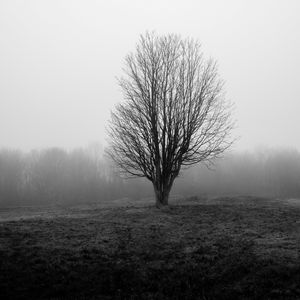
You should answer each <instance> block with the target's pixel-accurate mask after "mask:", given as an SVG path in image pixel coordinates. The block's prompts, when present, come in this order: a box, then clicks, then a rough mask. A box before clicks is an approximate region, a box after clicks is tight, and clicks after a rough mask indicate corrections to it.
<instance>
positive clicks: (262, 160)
mask: <svg viewBox="0 0 300 300" xmlns="http://www.w3.org/2000/svg"><path fill="white" fill-rule="evenodd" d="M172 195H173V196H175V195H176V196H179V197H189V196H200V195H214V196H221V195H260V196H270V197H300V153H299V151H297V150H291V149H285V150H266V149H265V150H260V151H255V152H239V153H229V154H227V155H226V156H225V157H224V158H223V159H219V160H217V161H216V163H215V165H214V166H213V167H212V169H208V168H207V167H206V166H205V165H203V164H202V165H201V164H200V165H196V166H193V167H191V168H189V169H186V170H182V172H181V173H180V175H179V178H178V179H177V181H176V182H175V184H174V188H173V191H172V193H171V196H172ZM146 197H154V194H153V190H152V186H151V185H150V184H149V183H148V182H147V181H146V180H145V179H142V178H139V179H137V178H136V179H123V178H121V177H120V176H119V175H118V173H117V172H115V170H114V168H113V166H112V164H111V163H110V161H109V159H107V158H106V156H105V155H104V151H103V150H102V148H101V147H100V146H97V145H93V146H89V147H86V148H81V149H74V150H72V151H66V150H64V149H60V148H49V149H44V150H34V151H31V152H28V153H25V152H22V151H20V150H14V149H2V150H0V206H1V207H6V206H26V205H74V204H83V203H101V202H105V201H111V200H114V199H122V198H130V199H133V200H136V201H138V200H139V199H143V198H146Z"/></svg>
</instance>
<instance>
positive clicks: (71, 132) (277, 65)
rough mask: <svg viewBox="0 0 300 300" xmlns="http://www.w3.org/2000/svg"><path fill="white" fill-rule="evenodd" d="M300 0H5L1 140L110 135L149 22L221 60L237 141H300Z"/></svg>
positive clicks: (243, 145)
mask: <svg viewBox="0 0 300 300" xmlns="http://www.w3.org/2000/svg"><path fill="white" fill-rule="evenodd" d="M299 9H300V4H299V1H296V0H295V1H292V0H291V1H226V2H224V1H209V2H208V1H205V2H204V1H184V2H182V1H158V0H155V1H92V0H91V1H85V2H84V1H71V0H70V1H66V0H65V1H33V0H28V1H1V3H0V66H1V67H0V101H1V102H0V103H1V110H0V137H1V139H0V148H12V149H22V150H24V151H29V150H31V149H43V148H51V147H59V148H63V149H66V150H71V149H74V148H79V147H85V146H86V145H88V144H90V143H93V142H95V141H96V142H101V143H102V144H103V145H105V143H106V140H105V139H106V130H105V127H106V126H107V120H108V119H109V116H110V110H111V109H112V108H113V107H114V105H115V104H116V103H118V102H119V101H120V100H121V98H122V97H121V93H120V89H119V87H118V85H117V80H116V77H117V76H120V75H121V74H122V67H123V65H124V57H125V56H126V54H128V53H129V52H130V51H133V50H134V47H135V44H136V43H137V41H138V38H139V35H140V34H143V33H144V32H145V31H146V30H155V31H157V32H158V33H170V32H173V33H179V34H181V35H182V36H190V37H193V38H196V39H198V40H199V41H200V42H201V43H202V47H203V51H204V53H205V55H206V56H207V57H213V58H214V59H216V60H217V61H218V64H219V72H220V75H221V77H222V78H223V79H224V80H225V82H226V85H225V90H226V94H227V98H228V99H230V100H231V101H232V102H234V103H235V114H234V118H235V119H236V120H237V128H236V131H235V135H236V136H238V137H240V138H239V140H238V141H237V142H236V143H235V149H236V150H250V151H252V150H253V149H256V148H257V147H262V146H263V147H276V148H277V147H278V148H295V149H298V150H299V149H300V140H299V132H298V131H299V126H298V112H299V110H300V104H299V103H300V102H299V98H300V85H299V83H298V79H299V78H300V57H299V53H300V31H299V28H300V20H299V17H298V12H299Z"/></svg>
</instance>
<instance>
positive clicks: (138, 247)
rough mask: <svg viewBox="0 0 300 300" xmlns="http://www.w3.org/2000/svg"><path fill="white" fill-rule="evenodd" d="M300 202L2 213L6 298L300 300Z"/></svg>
mask: <svg viewBox="0 0 300 300" xmlns="http://www.w3.org/2000/svg"><path fill="white" fill-rule="evenodd" d="M173 202H175V201H173ZM294 202H295V201H294ZM294 202H293V201H292V204H290V203H289V202H287V201H279V200H270V199H259V198H253V197H238V198H237V197H236V198H217V199H211V200H210V201H207V200H205V199H203V200H197V199H190V200H189V203H188V205H181V202H180V201H177V200H176V204H174V205H172V206H170V207H169V208H166V209H162V210H157V209H156V208H154V207H152V206H145V205H146V203H139V204H138V205H136V206H132V205H131V206H127V207H126V206H122V207H118V205H117V204H116V203H115V204H114V205H113V206H112V207H109V206H105V205H104V206H103V207H99V206H94V207H83V206H82V207H76V208H72V209H69V208H61V209H56V208H51V209H45V208H43V209H37V208H31V209H30V208H27V209H25V208H22V209H21V208H19V209H10V210H2V211H1V212H0V220H1V222H0V270H1V272H0V298H1V299H28V298H31V299H300V257H299V256H300V255H299V254H300V222H299V221H300V206H299V205H297V204H296V205H295V204H294ZM296 203H297V201H296ZM126 204H127V205H128V203H126ZM1 294H2V297H1Z"/></svg>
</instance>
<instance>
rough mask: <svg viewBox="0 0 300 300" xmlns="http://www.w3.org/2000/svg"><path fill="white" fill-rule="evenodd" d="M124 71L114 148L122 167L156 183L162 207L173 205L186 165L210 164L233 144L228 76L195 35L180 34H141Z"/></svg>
mask: <svg viewBox="0 0 300 300" xmlns="http://www.w3.org/2000/svg"><path fill="white" fill-rule="evenodd" d="M124 71H125V77H123V78H121V79H120V80H119V84H120V86H121V88H122V91H123V93H124V101H123V103H120V104H119V105H118V106H117V107H116V108H115V111H114V112H113V113H112V120H111V123H110V127H109V135H110V147H109V149H108V154H109V155H110V157H111V158H112V159H113V160H114V162H115V163H116V164H117V166H118V167H119V169H120V171H121V172H122V173H124V174H127V175H128V176H129V177H130V176H133V177H146V178H147V179H149V180H150V181H151V182H152V183H153V186H154V191H155V195H156V205H157V207H160V206H163V205H168V198H169V193H170V190H171V188H172V185H173V182H174V179H175V178H176V177H177V176H178V174H179V172H180V169H181V168H182V167H184V166H190V165H193V164H196V163H199V162H205V163H211V162H212V160H213V159H214V158H216V157H218V156H219V155H220V154H221V153H222V152H223V151H224V150H226V149H227V148H228V147H229V146H230V145H231V144H232V141H231V139H230V132H231V129H232V127H233V123H232V121H231V107H230V105H229V104H228V103H227V102H226V101H225V98H224V93H223V81H222V80H221V79H220V78H219V76H218V73H217V66H216V63H215V62H214V61H213V60H208V61H205V60H204V59H203V54H202V52H201V51H200V45H199V43H198V42H197V41H195V40H193V39H182V38H181V37H180V36H178V35H174V34H170V35H166V36H158V35H156V34H154V33H146V34H145V35H144V36H141V37H140V41H139V44H138V45H137V47H136V52H134V53H131V54H129V55H128V56H127V57H126V66H125V69H124Z"/></svg>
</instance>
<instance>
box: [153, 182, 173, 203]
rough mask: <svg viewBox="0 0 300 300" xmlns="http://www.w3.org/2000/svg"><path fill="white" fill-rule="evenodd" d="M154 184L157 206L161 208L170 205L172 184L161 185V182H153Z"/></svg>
mask: <svg viewBox="0 0 300 300" xmlns="http://www.w3.org/2000/svg"><path fill="white" fill-rule="evenodd" d="M153 186H154V192H155V197H156V207H157V208H161V207H163V206H168V204H169V195H170V191H171V186H163V187H160V185H159V184H155V183H153Z"/></svg>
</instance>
